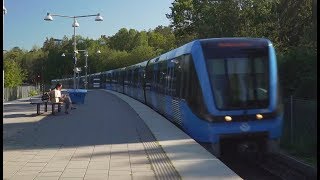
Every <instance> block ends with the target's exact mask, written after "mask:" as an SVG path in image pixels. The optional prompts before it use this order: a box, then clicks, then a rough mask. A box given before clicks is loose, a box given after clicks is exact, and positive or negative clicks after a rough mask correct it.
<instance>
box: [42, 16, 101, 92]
mask: <svg viewBox="0 0 320 180" xmlns="http://www.w3.org/2000/svg"><path fill="white" fill-rule="evenodd" d="M52 16H58V17H66V18H73V24H72V27H73V58H74V66H73V67H74V68H73V88H74V89H75V88H76V64H77V59H76V54H77V53H76V51H77V47H76V27H79V23H78V22H77V18H82V17H91V16H96V18H95V21H103V18H102V17H101V16H100V13H98V14H93V15H84V16H65V15H58V14H50V13H47V15H46V17H45V18H44V20H46V21H53V17H52Z"/></svg>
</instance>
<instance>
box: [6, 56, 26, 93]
mask: <svg viewBox="0 0 320 180" xmlns="http://www.w3.org/2000/svg"><path fill="white" fill-rule="evenodd" d="M25 79H26V73H25V71H24V70H23V69H22V68H21V67H20V64H19V63H18V62H16V61H14V60H5V61H4V87H9V88H12V87H17V86H20V85H22V83H23V81H24V80H25Z"/></svg>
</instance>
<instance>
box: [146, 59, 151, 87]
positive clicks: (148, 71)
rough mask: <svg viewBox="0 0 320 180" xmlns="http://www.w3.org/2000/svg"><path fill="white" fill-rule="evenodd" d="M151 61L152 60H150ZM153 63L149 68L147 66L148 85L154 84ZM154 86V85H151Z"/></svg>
mask: <svg viewBox="0 0 320 180" xmlns="http://www.w3.org/2000/svg"><path fill="white" fill-rule="evenodd" d="M149 63H150V62H149ZM152 68H153V66H152V64H148V66H147V68H146V78H145V79H146V87H147V86H148V87H149V86H150V87H151V86H152V84H153V83H152V79H153V74H152ZM151 88H152V87H151Z"/></svg>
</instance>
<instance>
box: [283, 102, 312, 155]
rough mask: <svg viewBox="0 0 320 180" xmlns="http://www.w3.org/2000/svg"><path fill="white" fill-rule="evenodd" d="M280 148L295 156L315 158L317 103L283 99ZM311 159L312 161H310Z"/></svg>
mask: <svg viewBox="0 0 320 180" xmlns="http://www.w3.org/2000/svg"><path fill="white" fill-rule="evenodd" d="M281 146H282V147H283V148H284V149H287V150H288V151H291V152H292V153H294V154H296V155H297V156H301V157H307V158H311V161H313V160H314V159H313V158H315V159H316V157H317V101H316V100H308V99H299V98H295V97H292V96H291V97H289V98H286V99H284V123H283V135H282V138H281ZM312 159H313V160H312Z"/></svg>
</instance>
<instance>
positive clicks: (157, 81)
mask: <svg viewBox="0 0 320 180" xmlns="http://www.w3.org/2000/svg"><path fill="white" fill-rule="evenodd" d="M153 67H154V69H153V70H154V85H155V87H154V90H155V91H156V92H159V84H160V70H159V67H158V65H157V64H154V65H153Z"/></svg>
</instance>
